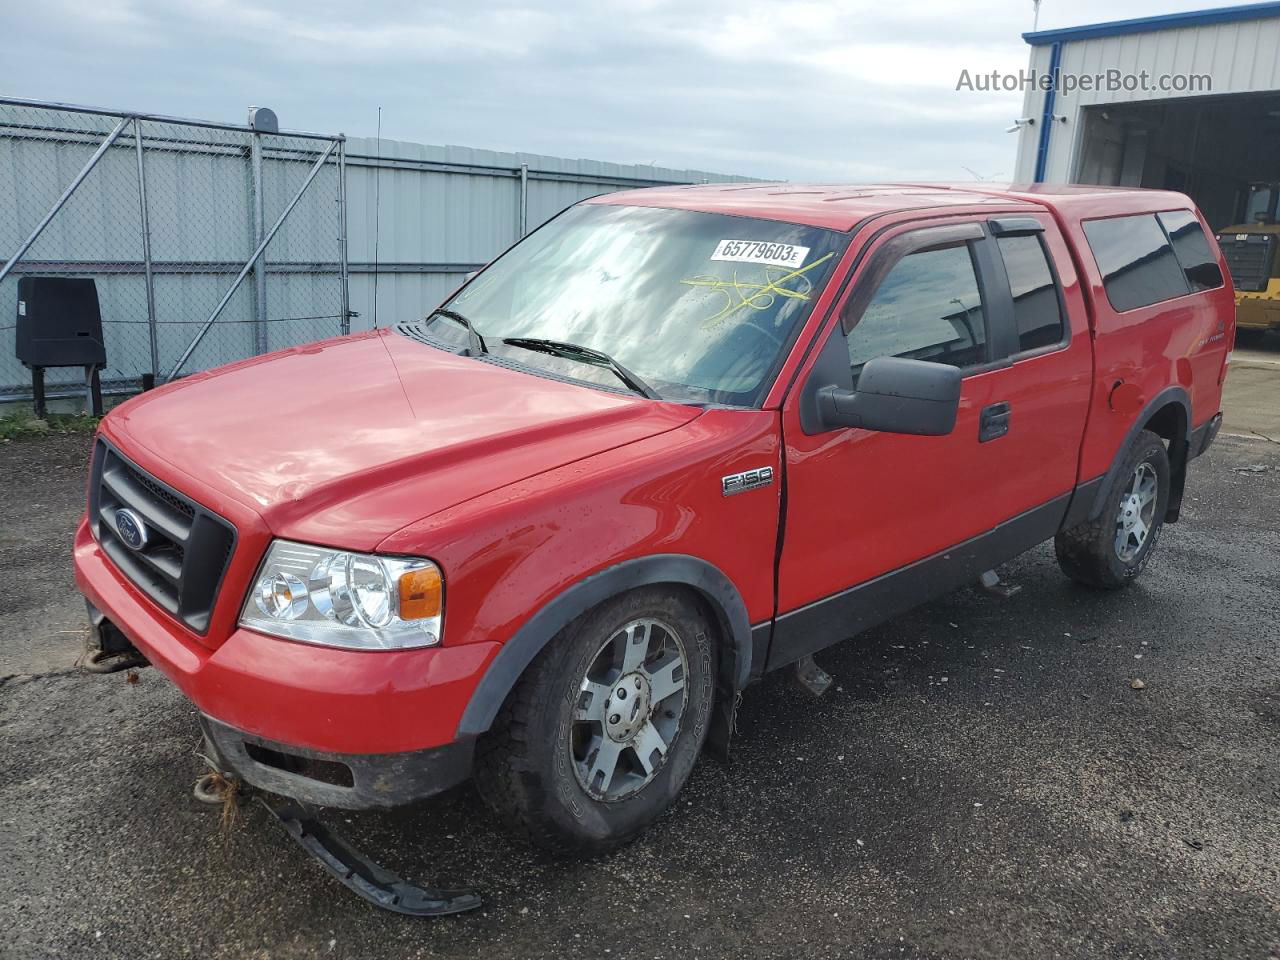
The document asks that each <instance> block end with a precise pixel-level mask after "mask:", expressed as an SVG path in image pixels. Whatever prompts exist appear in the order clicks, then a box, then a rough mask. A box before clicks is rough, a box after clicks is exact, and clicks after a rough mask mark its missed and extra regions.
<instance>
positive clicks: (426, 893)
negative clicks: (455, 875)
mask: <svg viewBox="0 0 1280 960" xmlns="http://www.w3.org/2000/svg"><path fill="white" fill-rule="evenodd" d="M257 797H258V801H259V802H260V803H261V804H262V805H263V806H264V807H266V808H267V809H268V810H269V811H270V812H271V814H272V816H274V817H275V818H276V819H277V820H279V821H280V822H281V823H282V824H283V825H284V829H285V832H286V833H288V834H289V836H291V837H293V839H294V840H296V841H297V842H298V846H300V847H302V849H303V850H305V851H306V852H307V853H309V854H311V856H313V857H315V859H316V860H318V861H319V862H320V865H321V866H322V867H324V868H325V869H326V870H328V871H329V872H330V873H331V874H333V875H334V876H335V877H337V878H338V880H339V881H340V882H341V883H343V884H344V885H345V886H346V887H347V888H348V889H350V890H351V891H352V892H353V893H355V894H356V896H358V897H361V898H363V899H364V900H367V901H368V902H369V903H372V904H373V905H374V906H375V907H381V908H382V909H383V910H390V911H392V912H394V913H407V914H410V915H411V916H415V917H440V916H444V915H446V914H450V913H464V912H465V911H467V910H475V909H477V908H478V907H480V906H482V905H483V904H484V901H483V900H481V899H480V896H479V894H477V893H475V892H473V891H471V890H438V889H435V888H434V887H420V886H418V885H417V884H414V883H410V882H408V881H407V880H405V879H403V878H402V877H400V876H399V875H398V874H395V873H393V872H392V871H390V870H388V869H387V868H386V867H384V866H382V865H381V864H379V863H375V862H374V861H373V860H371V859H369V857H367V856H365V855H364V854H363V853H361V852H360V851H359V850H357V849H356V848H355V847H354V846H352V845H351V843H349V842H348V841H347V840H346V839H344V838H343V837H342V836H341V835H339V834H337V833H335V832H334V831H332V830H330V829H329V828H328V827H326V826H325V825H324V824H323V823H321V822H320V821H319V819H317V817H316V815H315V814H314V813H313V812H312V811H311V809H310V808H309V807H308V806H307V805H306V804H303V803H299V802H298V801H296V800H285V799H283V798H281V797H276V796H273V795H271V794H266V793H259V794H257Z"/></svg>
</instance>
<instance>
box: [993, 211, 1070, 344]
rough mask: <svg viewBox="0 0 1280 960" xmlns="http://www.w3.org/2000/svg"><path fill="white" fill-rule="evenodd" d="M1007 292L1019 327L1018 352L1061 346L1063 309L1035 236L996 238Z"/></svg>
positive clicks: (1038, 239) (1038, 240) (1038, 241)
mask: <svg viewBox="0 0 1280 960" xmlns="http://www.w3.org/2000/svg"><path fill="white" fill-rule="evenodd" d="M996 244H997V246H999V248H1000V257H1001V259H1002V260H1004V269H1005V273H1007V274H1008V275H1009V290H1010V292H1011V293H1012V294H1013V319H1014V322H1015V323H1016V324H1017V327H1018V350H1019V352H1022V351H1025V350H1038V349H1040V348H1041V347H1048V346H1052V345H1053V344H1056V343H1061V342H1062V339H1063V330H1062V306H1061V304H1060V303H1059V302H1058V288H1057V285H1056V284H1055V283H1054V282H1053V272H1052V271H1051V270H1050V269H1049V260H1048V258H1047V257H1046V256H1045V252H1044V246H1043V245H1042V244H1041V243H1040V237H1039V236H1037V235H1035V234H1024V235H1022V236H1009V237H997V238H996Z"/></svg>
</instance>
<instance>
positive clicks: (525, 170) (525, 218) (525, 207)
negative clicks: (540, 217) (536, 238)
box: [520, 163, 529, 237]
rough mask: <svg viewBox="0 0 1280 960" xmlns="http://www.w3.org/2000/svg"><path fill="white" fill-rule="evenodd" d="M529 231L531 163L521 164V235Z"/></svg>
mask: <svg viewBox="0 0 1280 960" xmlns="http://www.w3.org/2000/svg"><path fill="white" fill-rule="evenodd" d="M528 232H529V165H528V164H527V163H522V164H520V236H521V237H523V236H524V235H525V234H526V233H528Z"/></svg>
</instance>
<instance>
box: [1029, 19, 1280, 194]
mask: <svg viewBox="0 0 1280 960" xmlns="http://www.w3.org/2000/svg"><path fill="white" fill-rule="evenodd" d="M1051 49H1052V48H1051V46H1050V45H1049V44H1043V45H1038V46H1033V47H1032V48H1031V57H1030V64H1029V68H1030V69H1031V70H1035V71H1037V72H1038V73H1040V74H1042V75H1043V74H1045V73H1047V72H1048V68H1049V58H1050V52H1051ZM1112 68H1116V69H1119V70H1121V71H1123V72H1124V73H1130V74H1137V73H1141V72H1142V71H1144V70H1145V71H1147V72H1148V73H1150V74H1151V75H1152V76H1158V75H1162V74H1169V75H1172V74H1208V75H1210V76H1211V77H1212V78H1213V90H1212V95H1214V96H1217V95H1221V94H1227V93H1256V92H1262V91H1270V90H1278V89H1280V18H1275V17H1272V18H1270V19H1259V20H1243V21H1239V22H1234V23H1209V24H1201V25H1196V26H1189V27H1184V28H1178V29H1162V30H1152V31H1149V32H1143V33H1129V34H1126V35H1121V36H1100V37H1096V38H1091V39H1081V40H1070V41H1067V42H1065V43H1063V45H1062V54H1061V70H1062V72H1063V73H1064V74H1066V73H1071V74H1095V73H1103V72H1105V71H1107V70H1108V69H1112ZM1204 95H1206V94H1203V93H1201V94H1192V93H1170V94H1167V95H1161V94H1155V93H1150V92H1142V91H1137V90H1135V91H1124V90H1121V91H1116V92H1108V91H1096V90H1095V91H1076V92H1075V93H1072V94H1071V95H1070V96H1065V97H1064V96H1062V95H1061V94H1059V95H1058V96H1057V97H1056V98H1055V102H1054V113H1057V114H1062V115H1064V116H1066V118H1067V120H1066V123H1055V124H1054V125H1053V129H1052V132H1051V136H1050V141H1049V150H1048V156H1047V162H1046V167H1045V176H1044V179H1045V180H1046V181H1049V182H1069V181H1072V180H1074V179H1076V177H1077V173H1078V166H1079V163H1080V156H1079V153H1080V146H1081V138H1082V136H1083V134H1084V129H1085V124H1084V123H1083V122H1082V121H1083V119H1084V118H1083V115H1082V110H1083V109H1084V108H1085V107H1091V106H1096V105H1100V104H1107V103H1133V102H1136V101H1142V100H1157V99H1170V98H1174V97H1178V98H1181V97H1187V96H1204ZM1043 109H1044V94H1043V93H1041V92H1040V91H1039V90H1028V91H1027V94H1026V96H1025V98H1024V100H1023V116H1026V117H1034V118H1035V119H1036V125H1035V126H1034V127H1024V128H1023V129H1022V130H1021V131H1020V132H1019V134H1018V137H1019V140H1018V162H1017V179H1018V180H1020V181H1023V182H1030V181H1031V180H1032V179H1033V177H1034V174H1035V167H1036V152H1037V147H1038V144H1039V139H1040V130H1041V113H1042V111H1043Z"/></svg>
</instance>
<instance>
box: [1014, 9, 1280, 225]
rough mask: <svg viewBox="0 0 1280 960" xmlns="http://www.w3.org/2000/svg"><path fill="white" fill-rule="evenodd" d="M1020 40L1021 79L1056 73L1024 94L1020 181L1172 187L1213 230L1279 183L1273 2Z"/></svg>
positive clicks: (1278, 24)
mask: <svg viewBox="0 0 1280 960" xmlns="http://www.w3.org/2000/svg"><path fill="white" fill-rule="evenodd" d="M1023 38H1024V39H1025V40H1026V41H1027V43H1029V44H1030V45H1031V59H1030V68H1029V71H1028V76H1039V77H1049V76H1053V75H1055V74H1056V75H1058V76H1059V77H1060V80H1059V82H1058V83H1057V84H1053V85H1049V84H1044V85H1038V84H1037V85H1030V86H1028V88H1027V89H1026V94H1025V99H1024V102H1023V113H1022V117H1021V118H1020V119H1019V120H1018V126H1019V131H1018V137H1019V142H1018V162H1017V179H1018V180H1020V181H1023V182H1031V181H1053V182H1074V183H1096V184H1108V185H1124V186H1142V187H1159V188H1168V189H1174V190H1179V191H1182V192H1184V193H1188V194H1190V195H1191V196H1192V197H1193V198H1194V199H1195V200H1196V202H1197V203H1198V204H1199V205H1200V208H1201V209H1202V210H1203V211H1204V213H1205V216H1206V218H1207V219H1208V220H1209V222H1210V224H1211V225H1212V226H1213V227H1214V228H1215V229H1221V228H1223V227H1226V226H1228V225H1230V224H1238V223H1241V222H1245V221H1249V222H1252V219H1253V218H1252V217H1251V216H1250V205H1251V201H1252V200H1253V199H1254V197H1253V194H1254V193H1255V192H1256V191H1257V190H1258V189H1259V185H1260V184H1267V183H1273V184H1274V183H1275V182H1277V181H1280V3H1256V4H1248V5H1244V6H1233V7H1222V8H1218V9H1214V10H1203V11H1197V12H1193V13H1178V14H1170V15H1166V16H1154V17H1142V18H1139V19H1135V20H1121V21H1116V22H1113V23H1099V24H1092V25H1089V26H1082V27H1070V28H1066V29H1060V30H1042V31H1039V32H1036V33H1027V34H1023ZM1085 78H1087V79H1085ZM1206 78H1207V79H1206ZM1069 85H1071V86H1074V89H1068V86H1069ZM1084 86H1088V87H1090V89H1084V88H1083V87H1084ZM1273 206H1274V204H1273Z"/></svg>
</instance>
